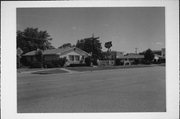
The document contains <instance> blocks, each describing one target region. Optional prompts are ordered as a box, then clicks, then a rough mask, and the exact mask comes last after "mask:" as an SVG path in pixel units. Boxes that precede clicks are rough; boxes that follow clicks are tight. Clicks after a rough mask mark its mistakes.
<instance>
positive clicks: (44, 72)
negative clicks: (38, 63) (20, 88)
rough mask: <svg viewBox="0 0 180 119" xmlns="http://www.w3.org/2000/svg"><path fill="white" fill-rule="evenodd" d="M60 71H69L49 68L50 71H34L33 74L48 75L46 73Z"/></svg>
mask: <svg viewBox="0 0 180 119" xmlns="http://www.w3.org/2000/svg"><path fill="white" fill-rule="evenodd" d="M58 73H67V71H64V70H60V69H54V70H48V71H37V72H33V73H32V74H42V75H46V74H58Z"/></svg>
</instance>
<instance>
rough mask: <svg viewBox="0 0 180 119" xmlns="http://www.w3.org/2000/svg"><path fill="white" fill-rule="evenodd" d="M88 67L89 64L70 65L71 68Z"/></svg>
mask: <svg viewBox="0 0 180 119" xmlns="http://www.w3.org/2000/svg"><path fill="white" fill-rule="evenodd" d="M84 66H87V64H70V65H69V67H84Z"/></svg>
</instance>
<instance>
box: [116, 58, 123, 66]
mask: <svg viewBox="0 0 180 119" xmlns="http://www.w3.org/2000/svg"><path fill="white" fill-rule="evenodd" d="M115 64H116V65H123V62H121V60H120V59H116V60H115Z"/></svg>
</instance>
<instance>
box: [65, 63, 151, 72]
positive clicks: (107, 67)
mask: <svg viewBox="0 0 180 119" xmlns="http://www.w3.org/2000/svg"><path fill="white" fill-rule="evenodd" d="M140 67H152V65H131V66H98V67H66V68H67V69H68V70H74V71H80V72H83V71H96V70H110V69H124V68H140Z"/></svg>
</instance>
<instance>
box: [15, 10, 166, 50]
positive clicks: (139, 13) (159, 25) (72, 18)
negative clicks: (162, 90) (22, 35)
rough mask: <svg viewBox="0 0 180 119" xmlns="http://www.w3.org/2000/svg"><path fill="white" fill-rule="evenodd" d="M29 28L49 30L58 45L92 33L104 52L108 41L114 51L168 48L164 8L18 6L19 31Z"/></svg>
mask: <svg viewBox="0 0 180 119" xmlns="http://www.w3.org/2000/svg"><path fill="white" fill-rule="evenodd" d="M27 27H33V28H38V29H39V30H42V31H44V30H46V31H47V32H48V33H49V35H50V36H51V38H53V40H52V41H51V43H52V45H53V46H55V47H56V48H57V47H59V46H61V45H62V44H64V43H71V44H76V42H77V40H80V39H83V38H87V37H91V36H92V34H94V36H95V37H100V39H99V40H100V42H101V43H102V50H104V51H106V50H107V49H106V48H105V47H104V43H105V42H108V41H112V48H111V50H115V51H121V52H125V53H134V52H135V48H138V49H137V52H142V51H144V50H147V49H148V48H150V49H152V50H161V48H164V47H165V9H164V7H117V8H115V7H101V8H18V9H17V30H21V31H23V30H24V29H25V28H27Z"/></svg>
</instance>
